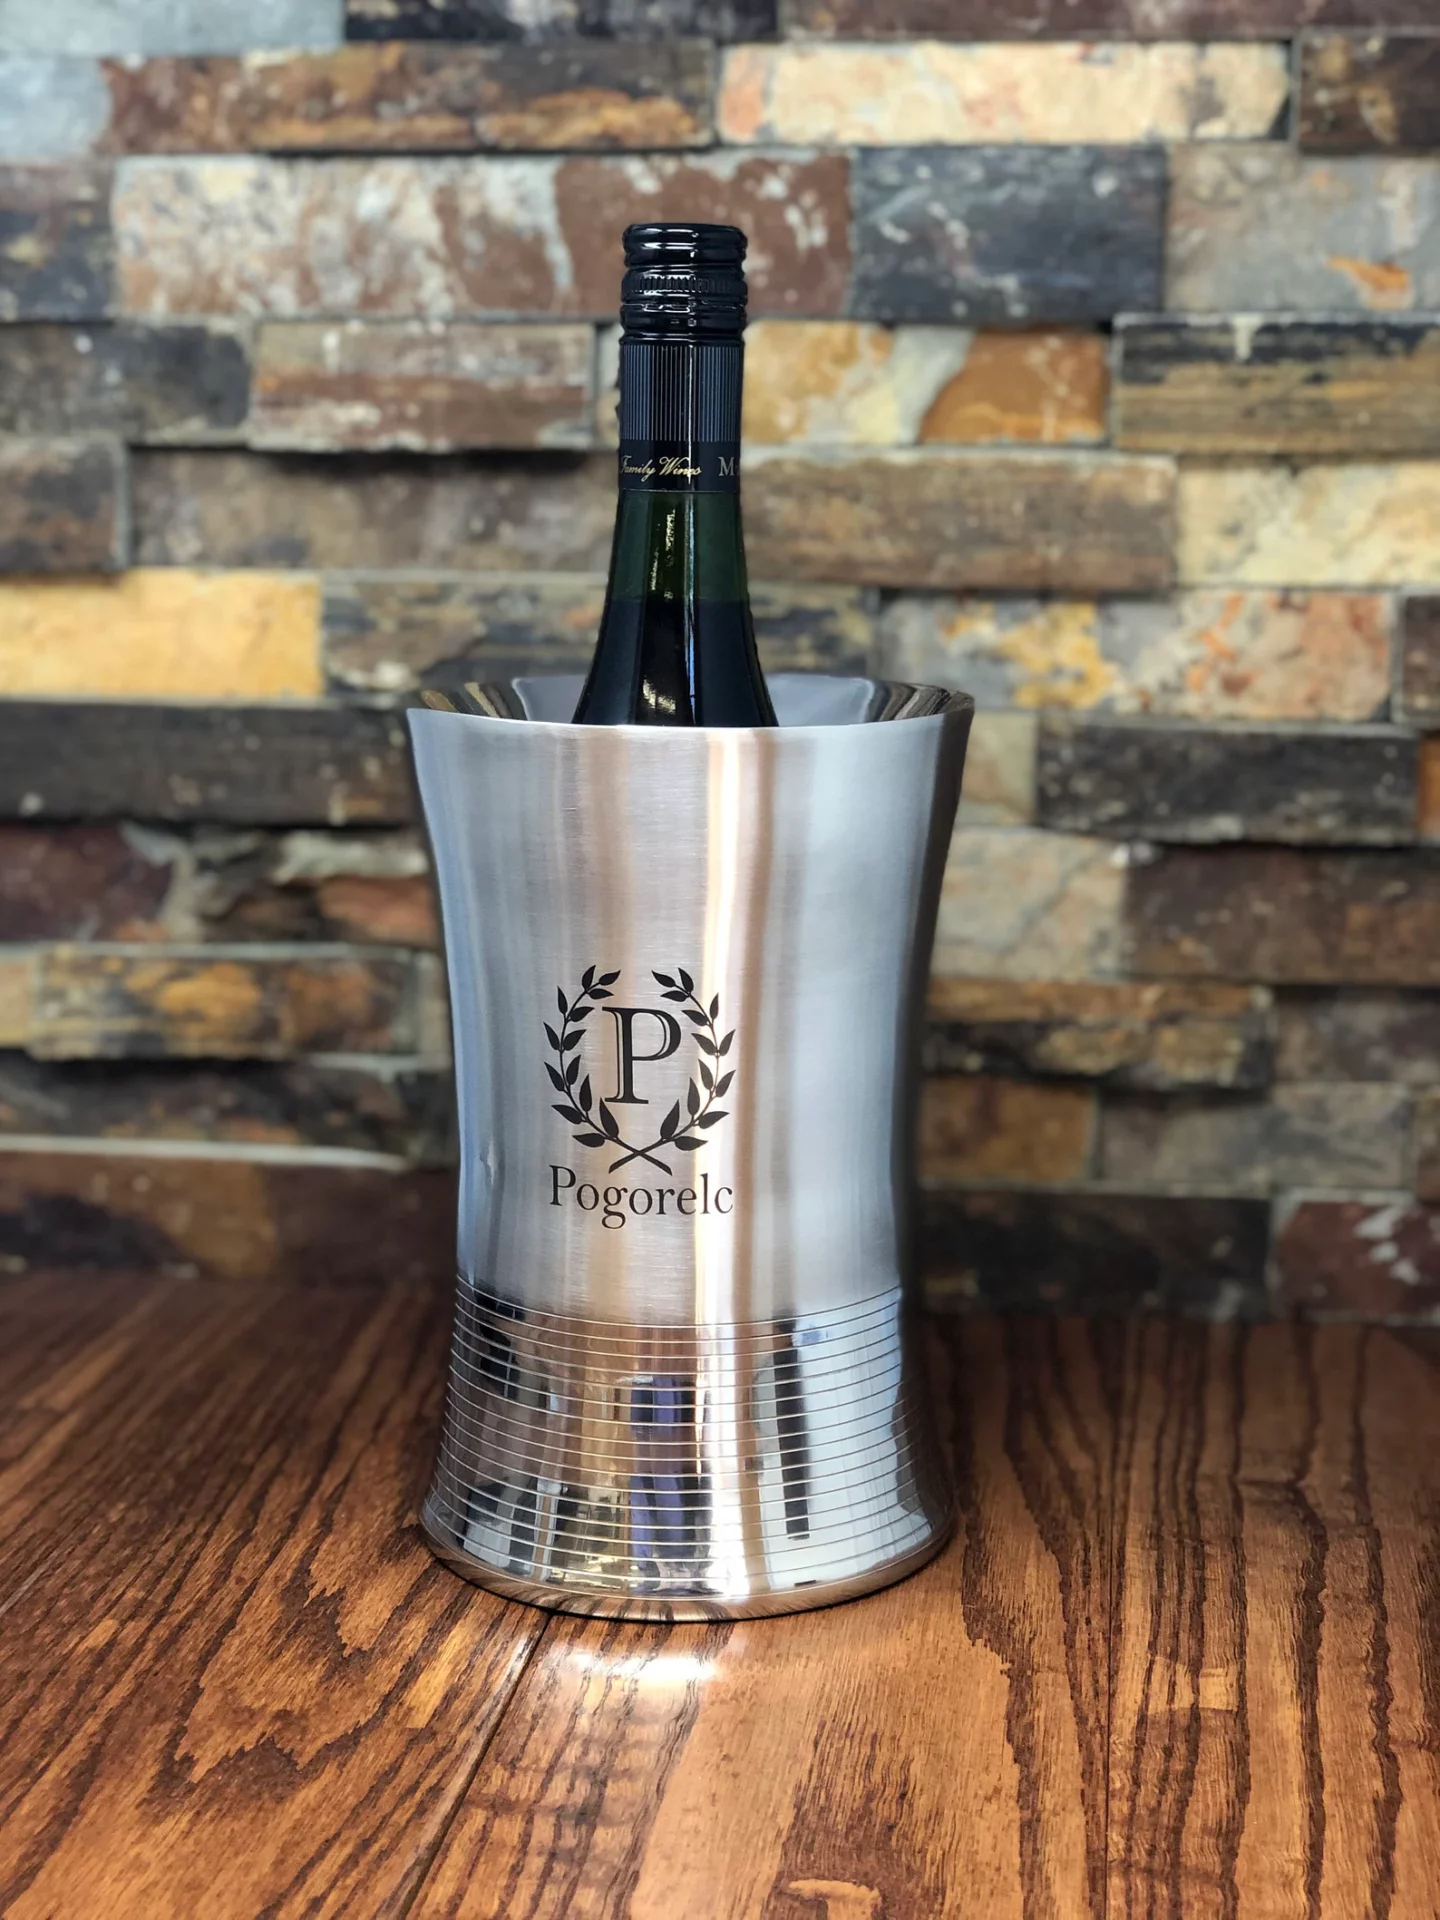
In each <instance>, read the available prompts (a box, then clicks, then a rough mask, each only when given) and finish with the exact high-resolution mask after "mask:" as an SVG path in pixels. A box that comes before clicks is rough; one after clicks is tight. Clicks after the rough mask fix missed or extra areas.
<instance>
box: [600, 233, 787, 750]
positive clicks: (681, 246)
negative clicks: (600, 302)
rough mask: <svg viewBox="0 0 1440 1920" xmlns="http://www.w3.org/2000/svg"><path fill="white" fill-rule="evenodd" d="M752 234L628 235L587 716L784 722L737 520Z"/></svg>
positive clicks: (674, 722)
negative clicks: (613, 461) (615, 489)
mask: <svg viewBox="0 0 1440 1920" xmlns="http://www.w3.org/2000/svg"><path fill="white" fill-rule="evenodd" d="M744 259H745V236H744V234H743V233H741V231H740V229H739V228H738V227H720V226H707V225H696V224H683V223H679V222H669V223H664V224H659V225H652V226H635V227H627V228H626V230H625V266H626V273H625V280H624V284H623V288H622V292H621V308H620V319H621V325H622V333H621V339H620V459H619V469H620V501H619V507H618V510H617V512H616V516H615V541H614V546H613V547H612V549H611V555H610V580H609V585H608V587H607V590H606V594H605V611H604V614H603V615H602V617H601V621H600V637H599V641H598V642H597V644H596V648H595V655H594V658H593V660H592V661H591V664H590V673H589V677H588V678H587V680H586V682H585V686H584V690H583V691H582V693H581V695H580V702H579V705H578V706H577V707H576V709H575V718H576V720H577V721H579V722H581V723H583V724H587V725H590V726H627V725H629V726H660V727H773V726H774V724H775V713H774V709H773V708H772V707H771V705H770V696H769V693H768V692H767V691H766V687H765V676H764V674H763V673H762V671H761V668H760V657H759V654H758V653H757V651H756V648H755V626H754V622H753V620H752V618H751V615H750V596H749V590H748V587H747V584H746V577H745V542H744V537H743V535H742V533H741V527H740V382H741V377H742V371H743V356H744V351H745V349H744V344H743V340H742V335H743V333H744V329H745V274H744V268H743V262H744Z"/></svg>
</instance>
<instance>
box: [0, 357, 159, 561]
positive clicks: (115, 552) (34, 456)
mask: <svg viewBox="0 0 1440 1920" xmlns="http://www.w3.org/2000/svg"><path fill="white" fill-rule="evenodd" d="M0 339H3V336H0ZM128 544H129V503H128V499H127V489H126V470H125V450H124V448H123V447H122V446H121V445H120V444H119V442H118V441H115V440H110V439H81V438H78V437H77V438H72V439H53V440H31V439H24V438H21V437H18V436H17V437H14V438H7V437H4V436H0V573H114V572H116V571H117V570H118V569H119V568H121V567H123V566H124V565H125V562H126V558H127V549H128Z"/></svg>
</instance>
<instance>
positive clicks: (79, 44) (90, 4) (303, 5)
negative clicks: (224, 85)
mask: <svg viewBox="0 0 1440 1920" xmlns="http://www.w3.org/2000/svg"><path fill="white" fill-rule="evenodd" d="M340 14H341V6H340V0H245V4H244V6H243V7H240V6H236V5H235V4H234V0H123V4H119V5H117V4H116V0H49V3H48V4H47V5H45V6H43V7H40V6H36V5H35V4H34V0H0V47H3V48H4V49H5V51H6V52H7V53H49V54H62V53H63V54H101V55H104V54H136V53H138V54H149V53H243V52H245V51H246V50H248V49H249V48H252V47H257V48H258V47H328V46H333V45H334V44H335V42H336V41H337V40H338V39H339V37H340V24H341V21H340Z"/></svg>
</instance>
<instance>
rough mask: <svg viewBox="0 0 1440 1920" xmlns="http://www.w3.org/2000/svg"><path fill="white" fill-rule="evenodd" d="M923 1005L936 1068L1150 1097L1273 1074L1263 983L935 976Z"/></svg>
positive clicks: (1249, 1082)
mask: <svg viewBox="0 0 1440 1920" xmlns="http://www.w3.org/2000/svg"><path fill="white" fill-rule="evenodd" d="M928 1012H929V1026H928V1029H927V1032H926V1039H925V1064H926V1067H927V1069H929V1070H930V1071H933V1072H946V1073H1003V1074H1017V1073H1019V1074H1044V1075H1046V1076H1050V1077H1053V1076H1057V1075H1058V1076H1062V1077H1065V1078H1078V1079H1082V1080H1098V1081H1101V1082H1103V1083H1104V1084H1105V1085H1106V1086H1112V1087H1123V1088H1131V1089H1134V1090H1137V1091H1145V1090H1150V1091H1154V1092H1173V1091H1179V1090H1182V1089H1185V1088H1192V1087H1230V1088H1255V1087H1263V1086H1266V1085H1268V1084H1269V1081H1270V1077H1271V1064H1272V1039H1271V1024H1270V996H1269V995H1268V994H1267V993H1266V991H1265V990H1264V988H1260V987H1214V986H1188V985H1186V986H1169V985H1161V984H1159V983H1158V982H1154V981H1145V982H1137V983H1133V984H1132V983H1130V982H1125V983H1118V982H1117V983H1116V984H1114V985H1106V984H1083V985H1082V984H1067V983H1065V982H1058V981H1048V980H1047V981H1021V980H953V979H951V980H943V979H942V980H935V981H932V983H931V987H930V996H929V1003H928ZM1358 1077H1361V1078H1363V1077H1365V1076H1363V1075H1362V1076H1358Z"/></svg>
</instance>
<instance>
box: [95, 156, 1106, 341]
mask: <svg viewBox="0 0 1440 1920" xmlns="http://www.w3.org/2000/svg"><path fill="white" fill-rule="evenodd" d="M697 204H700V205H703V206H704V208H705V210H706V213H707V215H708V216H709V217H710V218H711V219H713V220H717V221H728V222H731V223H733V224H734V225H737V226H740V227H743V228H744V229H745V231H746V233H747V234H748V235H749V236H750V254H749V259H748V261H747V272H748V279H749V287H750V304H751V309H752V311H753V312H755V313H758V314H763V313H777V312H778V313H787V312H794V313H797V314H803V313H815V314H827V313H835V312H838V311H839V308H840V306H841V303H842V301H843V299H844V295H845V288H846V284H847V277H848V272H849V241H848V218H849V194H848V186H847V162H846V160H845V157H844V156H843V155H841V154H820V155H806V154H803V153H786V154H780V155H771V154H758V153H757V154H736V153H716V154H697V155H692V156H675V155H671V156H666V155H649V154H647V155H646V156H645V157H644V158H643V159H641V158H627V157H623V156H617V157H615V158H603V157H586V156H584V155H574V156H571V157H569V158H565V159H555V158H545V157H530V158H523V159H521V158H515V159H508V158H507V159H426V158H418V159H412V158H400V157H394V158H383V159H371V160H362V159H350V160H347V159H331V160H303V159H302V160H278V159H235V158H231V159H227V158H220V159H210V158H202V159H175V160H122V161H121V162H120V163H119V164H118V167H117V171H116V184H115V195H114V200H113V203H112V218H113V221H114V225H115V233H116V249H117V256H118V280H119V298H120V304H121V306H122V308H123V309H124V311H126V312H127V313H130V314H133V315H137V316H144V317H147V318H151V319H164V318H168V317H169V316H170V315H172V314H193V313H208V314H217V315H218V314H255V315H269V316H274V317H276V318H292V317H305V316H312V315H313V316H316V317H324V316H326V315H334V314H339V315H375V314H389V315H393V316H394V317H396V318H417V319H450V318H454V317H463V316H466V315H475V316H484V315H495V316H498V317H511V316H514V315H516V314H532V313H533V314H557V315H593V316H595V317H599V318H610V317H611V316H613V315H614V313H615V311H616V309H617V307H618V305H619V296H620V277H621V273H622V261H621V255H620V234H621V231H622V229H623V228H624V227H625V226H626V225H627V223H629V222H630V221H635V220H663V219H682V218H686V217H693V209H694V207H695V206H696V205H697ZM1128 304H1129V305H1131V306H1135V305H1139V304H1142V303H1141V301H1139V300H1138V299H1132V300H1131V301H1129V302H1128Z"/></svg>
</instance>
